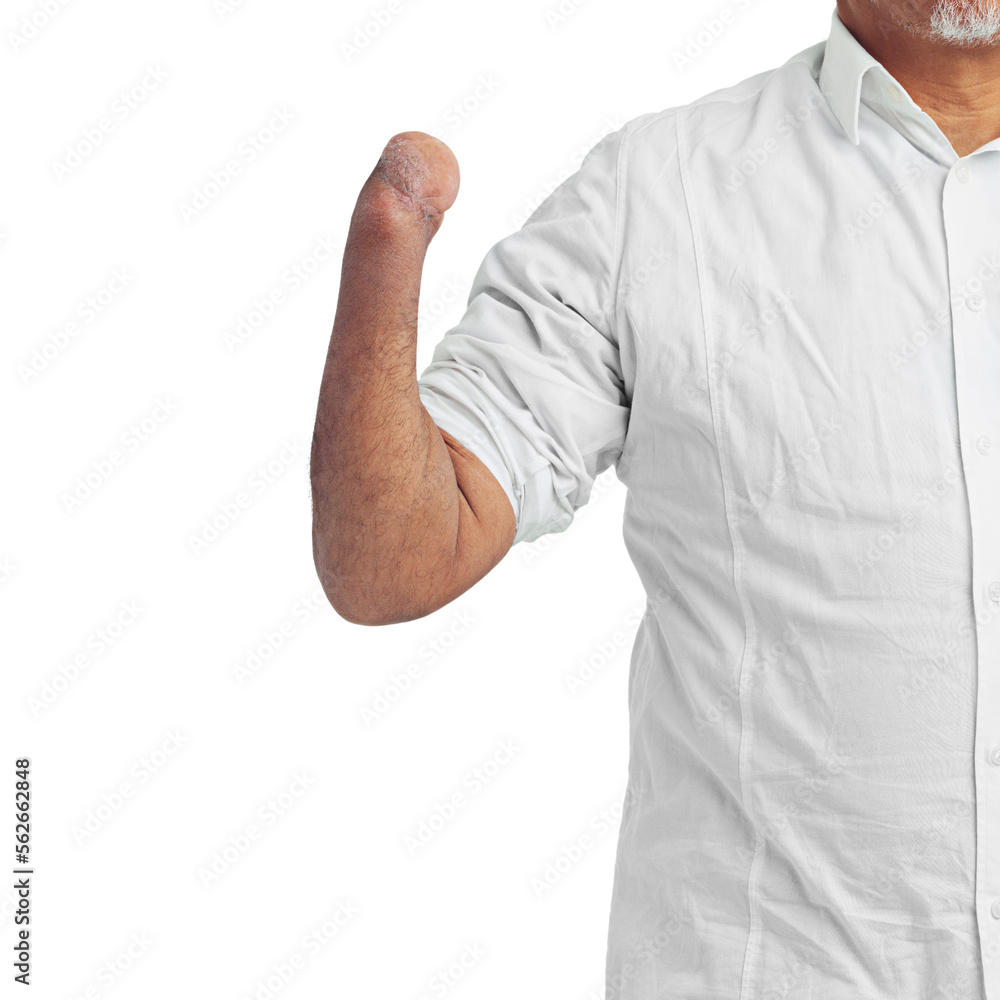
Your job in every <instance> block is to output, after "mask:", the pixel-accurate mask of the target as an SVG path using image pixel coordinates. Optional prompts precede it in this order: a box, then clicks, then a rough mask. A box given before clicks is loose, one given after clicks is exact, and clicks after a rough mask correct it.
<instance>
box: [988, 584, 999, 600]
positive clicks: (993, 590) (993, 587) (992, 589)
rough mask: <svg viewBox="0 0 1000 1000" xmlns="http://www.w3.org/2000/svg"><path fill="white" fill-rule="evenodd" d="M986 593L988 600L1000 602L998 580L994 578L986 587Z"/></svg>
mask: <svg viewBox="0 0 1000 1000" xmlns="http://www.w3.org/2000/svg"><path fill="white" fill-rule="evenodd" d="M986 593H988V594H989V595H990V600H991V601H992V602H993V603H994V604H1000V580H994V581H993V582H992V583H991V584H990V585H989V587H987V588H986Z"/></svg>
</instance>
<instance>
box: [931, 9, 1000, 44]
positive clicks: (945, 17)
mask: <svg viewBox="0 0 1000 1000" xmlns="http://www.w3.org/2000/svg"><path fill="white" fill-rule="evenodd" d="M984 7H985V9H983V8H984ZM930 35H931V37H932V38H936V39H938V40H939V41H942V42H948V43H950V44H952V45H969V46H974V45H989V44H991V43H996V42H1000V2H998V0H989V2H988V3H985V4H984V3H983V0H938V2H937V5H936V6H935V8H934V13H933V14H931V20H930Z"/></svg>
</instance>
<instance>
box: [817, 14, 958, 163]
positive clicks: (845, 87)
mask: <svg viewBox="0 0 1000 1000" xmlns="http://www.w3.org/2000/svg"><path fill="white" fill-rule="evenodd" d="M819 88H820V90H821V91H822V93H823V96H824V97H825V98H826V99H827V102H828V103H829V105H830V110H831V111H832V112H833V113H834V115H835V116H836V118H837V120H838V121H839V122H840V124H841V125H842V126H843V129H844V131H845V132H846V133H847V135H848V137H849V138H850V140H851V142H853V143H854V145H855V146H858V145H860V144H861V132H860V129H859V126H858V118H859V115H860V112H861V104H862V103H863V104H865V105H866V106H868V107H870V108H871V109H872V110H873V111H874V112H875V113H876V114H877V115H879V117H880V118H883V119H884V120H885V121H887V122H888V123H889V124H890V125H892V127H893V128H895V129H896V131H898V132H900V133H902V134H903V135H904V136H905V137H906V138H907V139H908V140H909V141H910V142H912V143H913V144H914V145H916V146H918V147H919V148H921V149H923V150H925V151H927V152H929V153H932V154H933V155H934V156H935V158H937V159H939V160H941V161H942V162H946V163H950V162H952V161H954V160H955V159H957V156H956V154H955V151H954V149H952V147H951V143H949V142H948V140H947V138H946V137H945V135H944V133H943V132H942V131H941V129H940V128H939V127H938V125H937V123H936V122H935V121H934V119H933V118H931V116H930V115H928V114H927V112H926V111H924V110H922V109H921V108H920V107H919V105H917V104H916V103H915V102H914V100H913V98H911V97H910V95H909V94H908V93H907V92H906V89H905V88H904V87H903V85H902V84H901V83H900V82H899V81H898V80H896V79H895V77H893V76H892V74H891V73H890V72H889V71H888V70H887V69H886V68H885V67H884V66H883V65H882V64H881V63H880V62H879V61H878V60H877V59H876V58H875V57H874V56H873V55H872V54H871V53H870V52H869V51H868V50H867V49H866V48H865V47H864V46H863V45H862V44H861V43H860V42H859V41H858V40H857V39H856V38H855V37H854V35H852V34H851V32H850V31H849V30H848V28H847V26H846V25H845V24H844V22H843V21H842V20H841V19H840V14H839V12H838V11H837V9H836V7H835V8H834V10H833V15H832V17H831V19H830V35H829V38H828V39H827V42H826V48H825V50H824V54H823V64H822V66H821V67H820V72H819Z"/></svg>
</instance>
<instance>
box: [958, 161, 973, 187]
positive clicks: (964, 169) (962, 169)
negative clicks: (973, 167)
mask: <svg viewBox="0 0 1000 1000" xmlns="http://www.w3.org/2000/svg"><path fill="white" fill-rule="evenodd" d="M969 173H970V171H969V168H968V166H966V164H964V163H961V164H959V165H958V166H957V167H956V168H955V176H956V177H957V178H958V179H959V180H960V181H961V182H962V183H963V184H966V183H967V182H968V180H969Z"/></svg>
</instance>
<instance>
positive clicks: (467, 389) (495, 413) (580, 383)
mask: <svg viewBox="0 0 1000 1000" xmlns="http://www.w3.org/2000/svg"><path fill="white" fill-rule="evenodd" d="M626 129H627V126H623V127H622V128H621V129H619V130H618V131H616V132H611V133H610V134H608V135H607V136H605V137H604V138H603V139H602V140H601V141H600V142H598V143H597V144H596V145H595V146H594V147H592V148H591V149H590V151H589V152H588V153H587V155H586V156H585V157H584V159H583V162H582V163H581V165H580V167H579V168H578V169H577V171H576V172H575V173H574V174H573V175H572V176H570V177H569V178H567V179H566V180H565V181H563V182H562V183H561V184H560V185H559V186H558V187H557V188H556V189H555V190H554V191H553V192H552V193H551V194H550V195H548V197H547V198H546V199H545V200H544V201H543V202H542V203H541V204H540V205H539V206H538V208H536V209H535V211H534V212H533V213H532V215H531V216H530V217H529V218H528V219H527V221H526V222H525V223H524V225H523V226H522V227H521V228H520V229H519V230H518V231H517V232H514V233H511V234H510V235H509V236H506V237H504V238H503V239H502V240H500V241H499V242H498V243H496V244H494V246H493V247H492V248H491V249H490V250H489V251H488V252H487V254H486V256H485V258H484V259H483V262H482V264H481V265H480V266H479V270H478V271H477V272H476V275H475V277H474V279H473V282H472V288H471V290H470V292H469V300H468V304H467V308H466V311H465V314H464V316H463V317H462V319H461V320H460V321H459V323H458V325H457V326H454V327H452V328H451V329H450V330H448V331H447V333H445V335H444V336H443V338H442V339H441V341H440V342H439V343H438V344H437V345H436V346H435V349H434V353H433V355H432V360H431V362H430V364H428V365H427V367H426V368H425V369H424V371H423V372H422V373H421V374H420V376H419V378H418V388H419V393H420V399H421V402H422V403H423V404H424V406H425V407H426V409H427V411H428V413H429V414H430V415H431V417H432V419H433V420H434V422H435V423H436V424H437V425H438V427H440V428H441V429H442V430H444V431H447V432H448V433H449V434H450V435H452V437H454V438H455V439H456V440H457V441H459V442H460V443H461V444H463V445H464V446H465V447H467V448H468V449H469V450H470V451H472V452H473V453H474V454H475V455H476V456H477V457H478V458H479V459H480V460H481V461H483V463H484V464H485V465H486V466H487V467H488V468H489V469H490V471H491V472H492V473H493V474H494V475H495V476H496V478H497V480H498V481H499V482H500V484H501V485H502V486H503V488H504V490H505V491H506V492H507V495H508V497H509V498H510V500H511V505H512V506H513V508H514V513H515V516H516V518H517V534H516V535H515V537H514V544H517V543H518V542H526V541H534V540H535V539H537V538H540V537H541V536H542V535H545V534H548V533H550V532H558V531H565V530H566V528H568V527H569V525H570V523H571V522H572V520H573V517H574V514H575V512H576V511H577V510H578V509H579V508H580V507H582V506H583V505H584V504H585V503H587V501H588V500H589V499H590V493H591V489H592V487H593V484H594V480H595V478H596V477H597V476H598V475H600V473H601V472H603V471H604V470H605V469H607V468H608V467H609V466H610V465H611V464H612V463H613V462H615V461H617V459H618V457H619V456H620V455H621V451H622V446H623V444H624V441H625V433H626V430H627V427H628V419H629V403H630V401H629V399H628V398H627V395H626V391H625V385H624V380H623V377H622V369H621V357H620V353H619V347H618V340H617V336H616V332H615V329H614V313H615V309H614V299H615V292H616V286H617V280H618V269H619V261H620V253H621V237H620V233H619V218H620V212H619V199H620V184H621V171H622V164H621V160H622V159H623V157H624V143H625V137H626V134H627V133H626Z"/></svg>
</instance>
